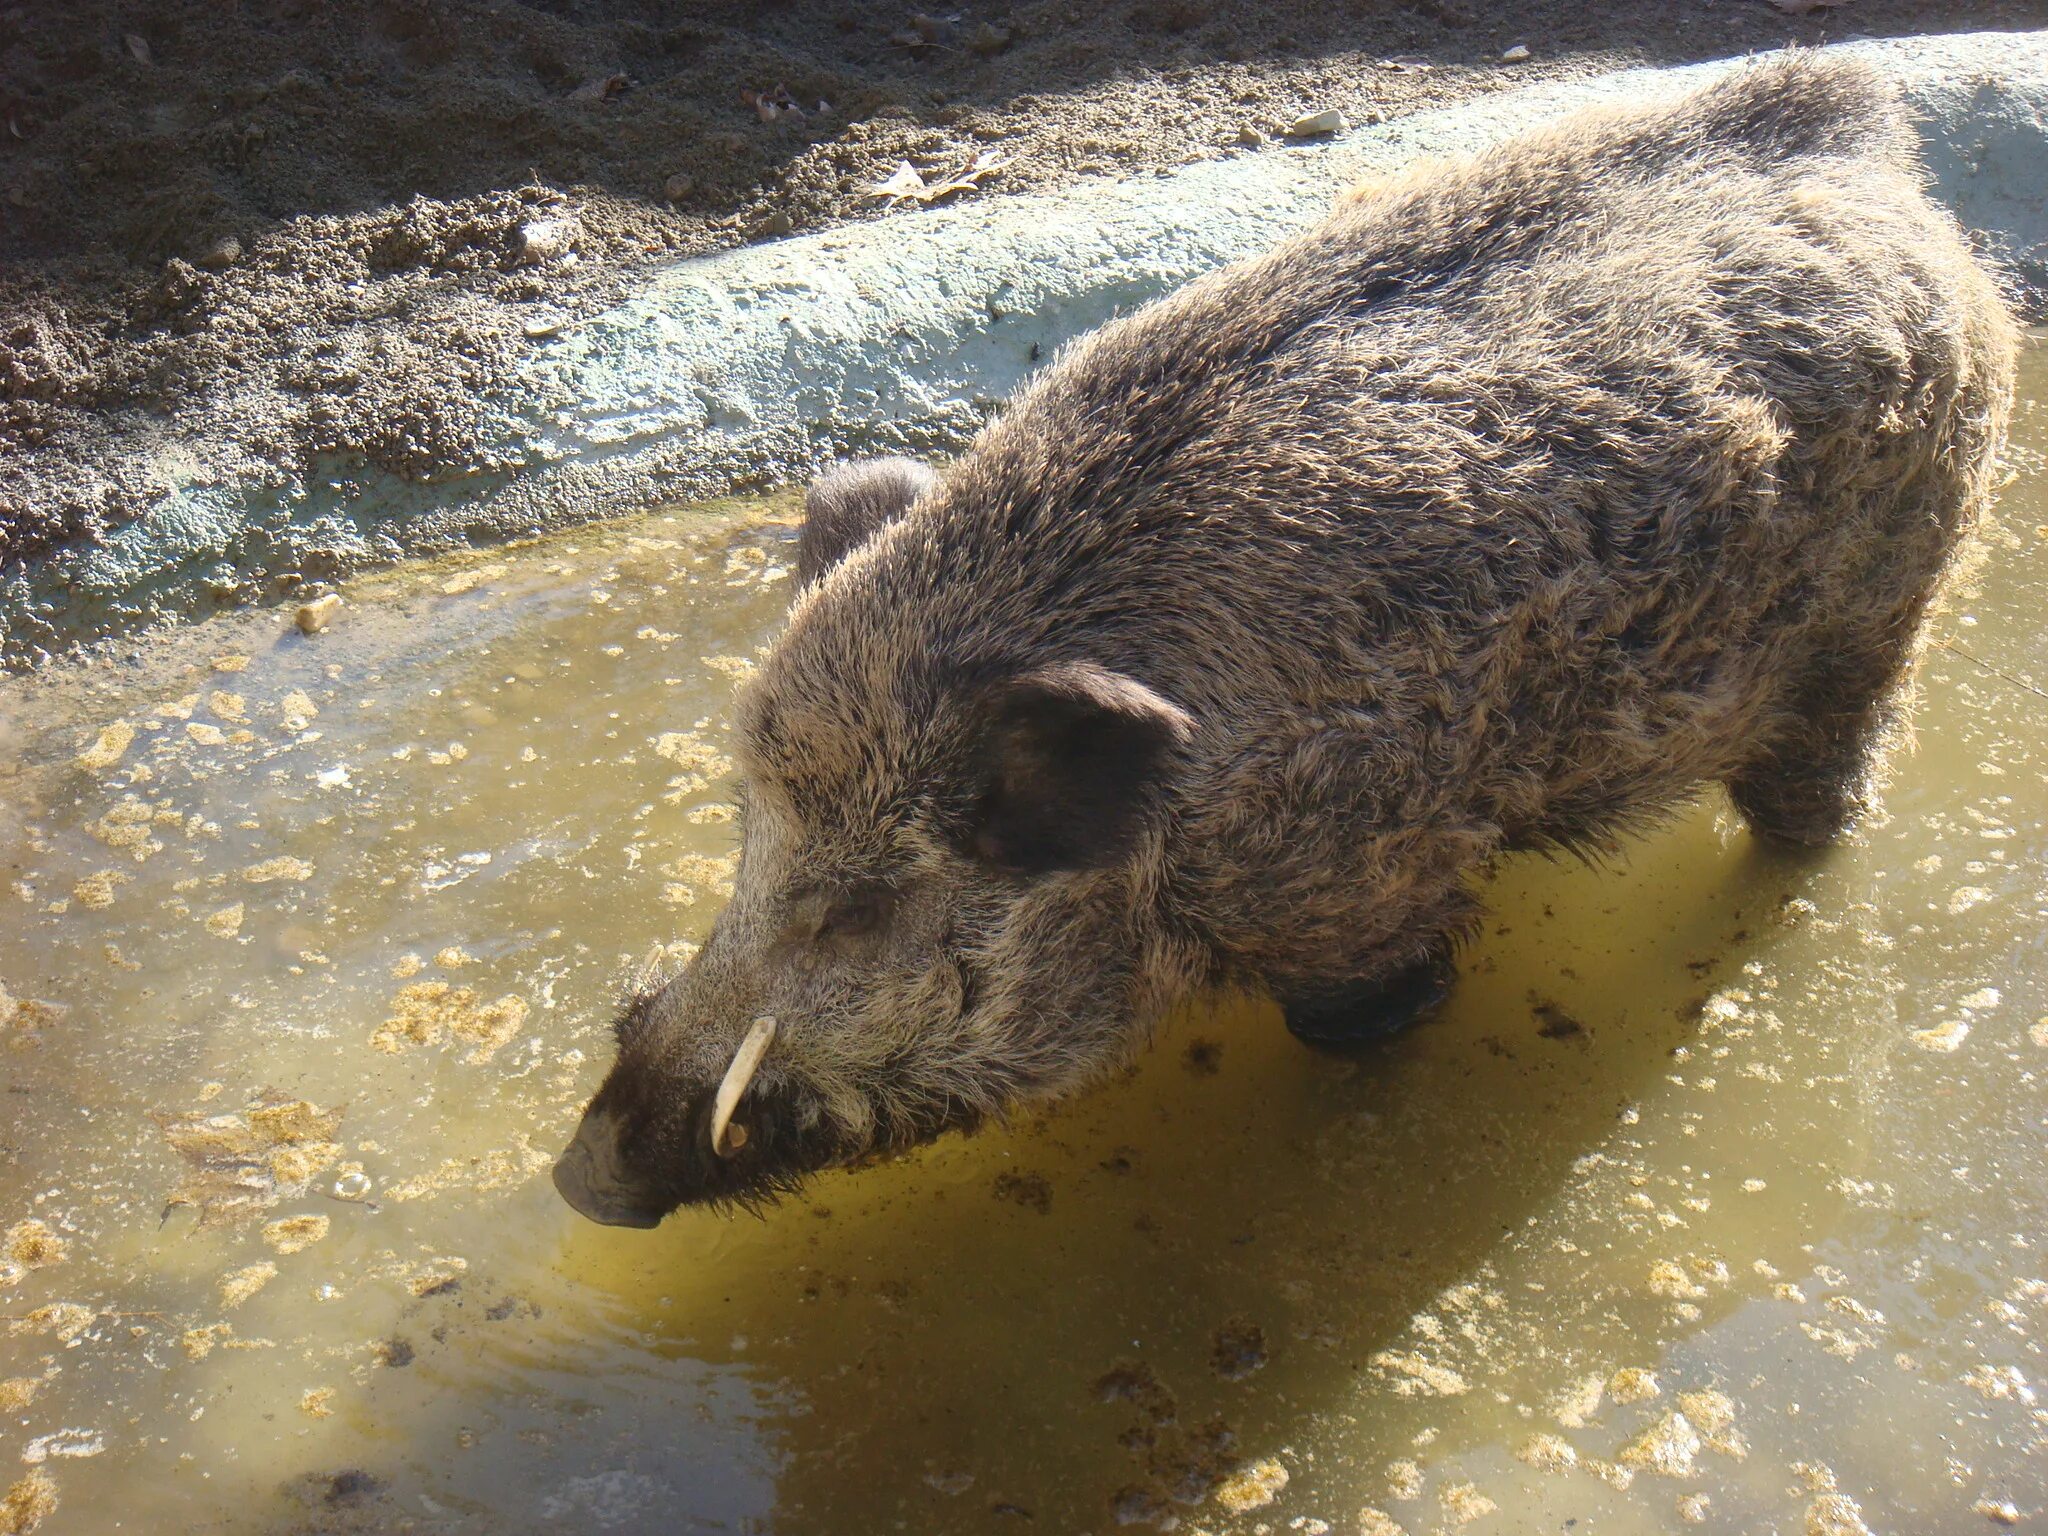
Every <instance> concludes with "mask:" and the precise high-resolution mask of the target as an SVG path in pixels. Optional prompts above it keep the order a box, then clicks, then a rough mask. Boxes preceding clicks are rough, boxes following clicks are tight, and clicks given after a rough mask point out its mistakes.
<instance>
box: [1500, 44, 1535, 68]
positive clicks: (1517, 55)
mask: <svg viewBox="0 0 2048 1536" xmlns="http://www.w3.org/2000/svg"><path fill="white" fill-rule="evenodd" d="M1500 61H1501V63H1503V64H1526V63H1528V61H1529V49H1528V46H1527V45H1526V44H1524V43H1517V44H1515V46H1514V47H1512V48H1510V49H1509V50H1508V51H1507V52H1506V53H1503V54H1502V55H1501V56H1500Z"/></svg>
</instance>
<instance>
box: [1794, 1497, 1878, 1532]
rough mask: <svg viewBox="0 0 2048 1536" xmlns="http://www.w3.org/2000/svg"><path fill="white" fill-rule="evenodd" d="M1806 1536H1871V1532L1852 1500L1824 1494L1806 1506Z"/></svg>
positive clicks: (1860, 1511)
mask: <svg viewBox="0 0 2048 1536" xmlns="http://www.w3.org/2000/svg"><path fill="white" fill-rule="evenodd" d="M1806 1536H1871V1530H1870V1527H1869V1526H1867V1525H1865V1524H1864V1523H1863V1511H1862V1510H1861V1509H1860V1508H1858V1507H1857V1504H1856V1501H1855V1500H1854V1499H1852V1498H1850V1497H1849V1496H1848V1495H1847V1494H1845V1493H1824V1494H1822V1495H1821V1496H1820V1497H1819V1498H1817V1499H1815V1500H1814V1501H1813V1502H1812V1503H1811V1504H1809V1505H1807V1506H1806Z"/></svg>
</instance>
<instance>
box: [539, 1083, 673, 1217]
mask: <svg viewBox="0 0 2048 1536" xmlns="http://www.w3.org/2000/svg"><path fill="white" fill-rule="evenodd" d="M623 1128H624V1122H623V1121H622V1120H621V1119H620V1118H619V1117H618V1116H617V1115H615V1114H613V1113H611V1112H610V1111H608V1110H601V1109H599V1110H592V1111H590V1112H589V1113H588V1114H586V1115H584V1117H583V1123H582V1124H581V1125H579V1126H578V1127H576V1138H575V1140H573V1141H571V1142H570V1143H569V1145H568V1147H567V1149H566V1150H565V1151H564V1152H563V1153H562V1155H561V1157H560V1158H558V1159H557V1160H556V1162H555V1188H556V1189H557V1190H558V1191H560V1192H561V1196H562V1198H563V1199H564V1200H566V1201H568V1202H569V1204H570V1206H571V1207H573V1208H574V1209H575V1210H577V1211H579V1212H581V1213H582V1214H583V1215H585V1216H588V1217H589V1218H590V1219H591V1220H592V1221H598V1222H603V1223H604V1224H605V1225H606V1226H608V1227H656V1226H659V1225H661V1218H662V1216H663V1215H664V1214H665V1211H664V1210H663V1208H662V1207H661V1206H660V1205H659V1204H657V1203H655V1202H653V1201H651V1200H650V1199H649V1198H648V1197H647V1195H646V1194H645V1193H643V1192H642V1191H640V1190H637V1189H635V1188H634V1187H633V1185H632V1184H631V1182H629V1181H628V1180H627V1179H626V1177H625V1175H624V1170H623V1167H622V1163H621V1159H620V1156H619V1133H620V1132H621V1130H623Z"/></svg>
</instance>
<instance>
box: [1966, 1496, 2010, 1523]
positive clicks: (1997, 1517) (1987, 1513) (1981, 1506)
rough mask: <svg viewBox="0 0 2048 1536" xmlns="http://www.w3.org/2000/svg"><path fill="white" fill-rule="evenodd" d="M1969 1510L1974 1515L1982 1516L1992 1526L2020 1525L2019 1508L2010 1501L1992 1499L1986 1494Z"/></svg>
mask: <svg viewBox="0 0 2048 1536" xmlns="http://www.w3.org/2000/svg"><path fill="white" fill-rule="evenodd" d="M1970 1508H1971V1510H1972V1511H1974V1512H1975V1513H1977V1514H1980V1515H1982V1516H1983V1517H1984V1518H1985V1519H1986V1520H1989V1521H1990V1522H1991V1523H1992V1524H1993V1525H2018V1524H2019V1523H2020V1507H2019V1505H2017V1504H2015V1503H2013V1501H2012V1500H2011V1499H1994V1498H1992V1497H1990V1496H1989V1495H1988V1494H1987V1495H1986V1496H1985V1497H1983V1498H1981V1499H1979V1500H1978V1501H1977V1502H1976V1503H1975V1504H1972V1505H1971V1506H1970Z"/></svg>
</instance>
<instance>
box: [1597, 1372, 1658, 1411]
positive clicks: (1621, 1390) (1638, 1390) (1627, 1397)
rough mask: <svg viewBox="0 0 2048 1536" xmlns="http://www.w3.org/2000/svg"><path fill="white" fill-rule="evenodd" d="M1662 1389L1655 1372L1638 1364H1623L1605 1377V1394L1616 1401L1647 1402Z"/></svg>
mask: <svg viewBox="0 0 2048 1536" xmlns="http://www.w3.org/2000/svg"><path fill="white" fill-rule="evenodd" d="M1663 1391H1664V1388H1663V1387H1662V1386H1660V1385H1659V1384H1658V1381H1657V1377H1656V1374H1655V1373H1654V1372H1652V1371H1646V1370H1643V1369H1642V1368H1641V1367H1639V1366H1633V1365H1629V1366H1623V1367H1622V1368H1621V1369H1620V1370H1618V1371H1616V1372H1615V1373H1614V1374H1613V1375H1612V1376H1610V1377H1608V1378H1607V1395H1608V1396H1609V1397H1611V1398H1612V1399H1614V1401H1615V1402H1617V1403H1647V1402H1648V1401H1649V1400H1650V1399H1651V1398H1653V1397H1657V1396H1659V1395H1660V1394H1662V1392H1663Z"/></svg>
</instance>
